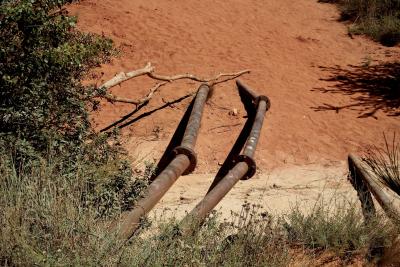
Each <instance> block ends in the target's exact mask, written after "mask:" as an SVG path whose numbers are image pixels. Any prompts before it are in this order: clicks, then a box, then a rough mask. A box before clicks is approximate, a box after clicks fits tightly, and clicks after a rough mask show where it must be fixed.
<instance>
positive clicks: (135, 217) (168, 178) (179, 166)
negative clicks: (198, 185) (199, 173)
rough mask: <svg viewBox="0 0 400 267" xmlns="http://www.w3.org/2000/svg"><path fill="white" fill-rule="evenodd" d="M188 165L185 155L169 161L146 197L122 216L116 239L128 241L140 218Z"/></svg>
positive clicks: (150, 186) (148, 189) (151, 185)
mask: <svg viewBox="0 0 400 267" xmlns="http://www.w3.org/2000/svg"><path fill="white" fill-rule="evenodd" d="M189 164H190V161H189V158H188V157H187V156H186V155H178V156H176V158H175V159H173V160H172V161H171V163H170V164H169V165H168V166H167V167H166V168H165V169H164V171H162V172H161V173H160V175H159V176H158V177H157V179H155V180H154V182H152V183H151V184H150V185H149V187H148V188H147V194H146V196H145V197H144V198H142V199H140V200H139V201H138V202H137V203H136V205H135V208H134V209H133V210H131V211H129V212H126V213H124V214H123V215H122V218H121V224H120V225H119V229H118V237H119V238H120V239H129V238H130V237H131V236H132V235H133V233H134V232H135V230H136V229H137V228H138V227H139V226H140V220H141V219H142V217H143V216H144V215H146V214H147V213H148V212H149V211H150V210H151V209H152V208H153V207H154V206H155V205H156V204H157V203H158V201H160V199H161V198H162V197H163V196H164V194H165V193H166V192H167V191H168V189H169V188H170V187H171V186H172V185H173V184H174V183H175V181H176V180H177V179H178V177H179V176H181V175H182V173H183V172H184V171H185V170H186V168H187V167H188V166H189Z"/></svg>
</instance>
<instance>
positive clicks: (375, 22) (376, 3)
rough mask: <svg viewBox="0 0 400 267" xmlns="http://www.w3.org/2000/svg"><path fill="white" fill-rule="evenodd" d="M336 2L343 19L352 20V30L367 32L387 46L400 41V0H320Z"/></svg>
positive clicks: (321, 0) (357, 32)
mask: <svg viewBox="0 0 400 267" xmlns="http://www.w3.org/2000/svg"><path fill="white" fill-rule="evenodd" d="M319 2H324V3H336V4H338V5H339V7H340V11H341V17H342V20H350V21H352V22H353V25H352V26H351V27H350V32H351V33H354V34H367V35H369V36H370V37H372V39H374V40H376V41H378V42H381V43H382V44H383V45H386V46H394V45H396V44H398V43H399V42H400V1H399V0H320V1H319Z"/></svg>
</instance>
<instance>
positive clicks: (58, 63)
mask: <svg viewBox="0 0 400 267" xmlns="http://www.w3.org/2000/svg"><path fill="white" fill-rule="evenodd" d="M71 2H72V1H71V0H18V1H14V0H3V1H1V2H0V194H1V196H0V215H1V217H0V229H1V230H0V244H2V245H1V248H0V265H6V266H7V265H12V266H15V265H22V266H32V265H34V264H41V265H45V264H50V265H53V264H59V263H60V262H63V261H64V260H66V261H67V262H70V265H76V264H80V265H87V264H86V263H85V262H80V260H85V259H88V258H90V256H89V255H92V256H93V257H92V258H91V262H90V264H93V263H94V262H96V260H95V259H96V257H97V256H98V255H94V254H91V253H92V252H91V251H96V252H99V249H100V248H99V249H96V250H95V249H94V247H95V246H97V245H98V244H99V242H100V241H99V238H97V237H96V238H95V237H94V236H97V233H98V230H99V229H100V225H101V224H102V222H103V220H104V218H110V217H112V216H114V215H115V214H119V213H120V212H121V211H123V210H126V209H128V208H129V207H130V206H131V205H132V203H133V202H134V201H135V199H136V198H137V196H138V195H139V192H140V191H141V190H142V189H143V188H144V187H145V186H146V183H147V180H146V179H145V178H142V177H139V178H140V179H139V178H137V177H133V176H132V171H131V168H130V164H129V162H128V161H127V157H126V156H125V152H124V151H123V149H121V147H120V146H119V145H118V143H119V142H118V139H117V137H116V136H115V135H97V134H95V133H94V132H93V130H92V128H91V125H90V122H89V118H88V113H89V111H90V109H91V108H94V107H96V105H97V103H96V101H94V100H93V98H92V96H93V95H94V91H95V90H96V89H95V88H94V87H93V86H84V85H83V84H82V83H81V80H82V79H83V78H84V77H85V75H87V74H88V72H89V71H90V69H91V68H93V67H96V66H99V64H100V63H104V62H107V61H108V60H109V59H110V57H111V56H112V55H114V54H115V52H116V51H115V49H114V48H113V44H112V41H111V40H110V39H107V38H105V37H102V36H97V35H93V34H87V33H82V32H79V31H77V30H76V29H75V24H76V18H74V17H70V16H68V13H67V11H66V10H65V9H64V8H63V6H64V5H65V4H68V3H71ZM96 93H97V92H96ZM95 225H97V228H96V229H92V227H95ZM104 233H105V231H104V229H103V230H102V232H101V233H100V235H105V234H104ZM75 248H79V251H78V250H75ZM58 250H60V251H65V253H60V252H57V251H58ZM82 253H86V255H84V254H82ZM79 255H81V256H82V258H81V256H79ZM84 256H85V257H84ZM67 259H68V260H67ZM75 261H77V262H75Z"/></svg>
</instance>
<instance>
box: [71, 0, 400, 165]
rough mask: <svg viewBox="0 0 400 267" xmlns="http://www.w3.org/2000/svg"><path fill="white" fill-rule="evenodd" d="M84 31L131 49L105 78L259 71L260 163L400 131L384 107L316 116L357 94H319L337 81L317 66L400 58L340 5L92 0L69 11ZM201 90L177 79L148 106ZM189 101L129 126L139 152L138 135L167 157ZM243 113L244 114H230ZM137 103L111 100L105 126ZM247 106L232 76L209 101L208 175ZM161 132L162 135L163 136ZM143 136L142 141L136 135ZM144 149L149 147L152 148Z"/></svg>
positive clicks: (119, 91) (100, 117) (141, 88)
mask: <svg viewBox="0 0 400 267" xmlns="http://www.w3.org/2000/svg"><path fill="white" fill-rule="evenodd" d="M70 10H71V13H72V14H77V15H78V16H79V23H78V25H79V27H80V28H81V29H83V30H85V31H89V32H95V33H99V34H104V35H106V36H108V37H111V38H112V39H113V40H114V41H115V43H116V45H117V46H118V47H120V48H121V50H122V51H123V54H122V56H121V57H120V58H116V59H114V60H113V62H112V63H111V64H107V65H104V66H103V67H102V68H101V71H102V72H104V75H103V76H102V79H101V80H100V81H98V82H99V84H100V83H101V82H102V81H106V80H108V79H110V78H112V77H113V76H114V75H115V74H116V73H118V72H120V71H130V70H133V69H137V68H141V67H143V66H144V65H145V63H146V62H152V63H153V64H154V65H155V66H156V69H157V73H160V74H166V75H172V74H179V73H185V72H189V73H194V74H196V75H199V76H213V75H214V74H217V73H219V72H234V71H239V70H242V69H251V71H252V72H251V74H249V75H245V76H243V78H242V80H243V81H245V82H246V83H247V84H248V85H249V86H251V87H252V88H254V89H255V90H256V91H257V92H258V93H260V94H265V95H267V96H269V97H270V99H271V102H272V108H271V110H270V111H269V112H268V114H267V116H266V120H265V123H264V128H263V132H262V137H261V140H260V143H259V147H258V149H257V153H256V160H257V162H258V166H259V167H260V168H261V169H264V170H266V169H271V168H275V167H283V166H284V165H285V164H296V165H304V164H311V163H317V164H327V165H329V164H331V163H334V162H337V161H343V160H345V159H346V156H347V154H348V152H349V151H357V150H359V147H360V146H361V147H363V146H365V145H367V144H373V143H375V144H382V142H383V138H382V133H383V132H391V131H393V130H396V129H397V130H399V129H400V121H399V117H390V116H388V115H387V114H385V113H384V112H382V111H378V112H377V113H376V114H375V116H376V118H373V117H369V118H357V116H358V115H359V114H358V112H357V111H352V110H348V109H345V110H341V111H340V112H339V113H336V112H334V111H322V112H316V111H314V110H313V109H312V107H315V106H319V105H322V104H323V103H330V104H335V105H345V104H348V103H351V100H350V97H349V96H346V95H343V94H322V93H320V92H316V91H312V90H313V88H316V87H327V86H328V85H331V83H328V82H324V81H320V78H324V77H327V75H329V73H326V72H323V71H322V70H321V69H320V68H319V66H325V67H333V66H335V65H338V66H341V67H346V66H347V65H348V64H355V65H360V64H362V62H363V61H365V59H367V58H372V59H384V58H386V59H387V60H393V59H396V58H397V59H398V58H400V56H399V55H400V53H399V52H400V48H399V47H396V48H384V47H382V46H380V45H379V44H376V43H374V42H372V41H370V40H368V39H366V38H364V37H357V36H356V37H354V39H352V38H350V37H349V36H348V34H347V28H346V25H344V24H342V23H340V22H338V21H337V19H338V17H339V14H338V12H337V10H336V9H335V7H334V6H333V5H329V4H320V3H317V1H316V0H298V1H292V0H279V1H260V0H247V1H243V0H226V1H215V0H214V1H213V0H202V1H198V0H196V1H195V0H163V1H156V0H120V1H110V0H102V1H98V0H85V1H82V2H80V3H79V4H77V5H73V6H72V7H71V8H70ZM154 83H155V81H152V80H151V79H149V78H147V77H141V78H137V79H133V80H130V81H128V82H125V83H124V84H122V86H118V87H115V88H113V89H112V92H113V93H114V94H116V95H119V96H124V97H130V98H134V99H136V98H140V97H141V96H143V95H144V94H145V93H147V90H148V89H149V88H150V87H151V86H152V85H153V84H154ZM197 87H198V84H197V83H194V82H176V83H172V84H169V85H167V86H166V87H163V88H162V90H161V93H160V94H158V95H156V96H155V97H154V99H153V100H152V101H151V102H150V104H149V105H148V106H147V107H146V110H150V109H152V108H154V107H157V106H159V105H161V104H163V99H164V100H168V101H169V100H173V99H175V98H178V97H179V96H182V95H183V94H185V93H187V92H189V91H193V90H195V89H196V88H197ZM188 102H189V100H185V101H183V102H181V103H180V104H177V105H175V106H174V107H169V108H166V109H164V110H162V111H158V112H156V113H154V114H153V115H152V116H149V117H146V118H144V119H142V120H140V121H138V122H137V123H135V124H133V125H131V126H129V127H127V128H125V129H123V131H122V133H123V136H124V140H125V143H126V147H127V148H128V149H130V151H131V152H132V155H134V153H133V150H134V149H135V148H136V146H137V143H138V141H137V140H138V138H139V139H143V140H144V142H145V143H144V144H143V145H142V146H141V149H144V148H146V147H147V149H148V150H153V149H155V151H156V152H157V153H156V154H155V157H157V156H158V155H159V153H161V152H162V151H163V150H164V149H165V145H166V143H167V142H168V140H169V138H170V136H171V134H172V133H173V131H174V129H175V127H176V125H177V123H178V121H179V120H180V117H181V116H182V114H183V112H184V109H185V108H186V106H187V104H188ZM233 108H238V109H239V116H237V117H234V116H231V115H229V114H228V113H229V110H232V109H233ZM132 109H133V107H132V106H131V105H129V104H120V103H116V104H110V103H107V102H104V105H103V106H102V108H101V109H100V110H99V111H97V112H95V113H94V114H93V120H94V124H95V126H96V128H97V129H101V128H102V127H105V126H107V125H108V124H110V123H112V122H113V121H115V120H117V119H119V118H120V117H121V116H123V115H124V114H126V113H128V112H129V111H130V110H132ZM243 115H244V110H243V108H242V104H241V103H240V99H239V97H238V95H237V92H236V89H235V85H234V82H233V81H231V82H228V83H224V84H221V85H218V86H217V87H216V90H215V92H214V94H213V97H212V101H211V102H210V103H209V104H208V105H207V106H206V111H205V114H204V119H203V122H202V130H201V133H200V137H199V139H198V143H197V146H196V150H197V152H198V155H199V161H200V162H201V164H200V165H199V167H200V168H199V171H200V172H208V171H210V170H215V169H216V168H217V167H218V166H217V162H218V161H219V162H222V161H223V159H224V157H225V156H226V155H227V152H228V150H229V148H230V147H231V145H232V144H233V142H234V140H235V139H236V136H237V134H238V132H239V131H240V129H241V126H232V127H225V128H218V129H213V128H215V127H218V126H222V125H224V126H225V125H234V124H238V123H240V124H243V123H244V120H245V119H243V118H242V116H243ZM155 132H159V133H158V134H157V136H156V135H155ZM132 140H135V141H132ZM144 150H145V149H144Z"/></svg>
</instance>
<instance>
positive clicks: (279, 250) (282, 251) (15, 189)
mask: <svg viewBox="0 0 400 267" xmlns="http://www.w3.org/2000/svg"><path fill="white" fill-rule="evenodd" d="M0 158H1V160H2V162H1V163H2V164H1V165H0V206H1V209H0V215H1V216H0V229H1V230H0V243H1V244H2V245H1V246H0V265H2V266H33V265H38V266H115V265H117V266H148V265H151V266H287V265H288V264H289V263H290V262H292V261H293V260H294V256H293V251H297V250H298V248H299V247H301V248H302V251H303V252H302V253H305V254H309V255H310V257H317V256H318V255H317V256H315V251H316V250H318V251H329V252H332V253H334V254H335V255H337V257H339V258H349V257H350V258H351V257H353V256H354V255H358V256H360V255H362V256H363V257H366V255H367V252H366V251H367V250H368V248H369V247H370V246H371V244H376V243H377V242H376V240H380V242H379V244H380V245H382V246H383V245H384V246H386V245H389V244H390V236H391V235H392V234H393V233H394V228H393V226H391V225H390V224H389V223H388V222H387V221H385V220H383V219H377V220H376V221H374V222H371V223H369V224H368V225H366V224H364V221H363V218H362V216H361V213H360V211H359V209H358V208H355V206H358V205H357V204H354V205H347V204H346V205H344V204H343V205H341V204H338V203H324V202H322V201H320V202H317V203H316V204H315V207H314V208H313V209H312V210H311V211H309V212H302V211H300V209H299V208H298V206H296V207H294V208H293V209H292V210H291V211H290V212H289V213H288V214H285V215H281V216H272V215H270V214H269V213H268V212H267V211H265V210H264V209H263V208H261V207H260V206H255V205H249V204H246V205H244V206H243V209H242V211H241V212H240V213H239V214H233V215H232V217H231V218H230V219H229V220H225V221H223V220H220V219H219V217H218V215H216V214H212V216H211V217H210V218H208V220H207V221H206V222H205V223H204V224H203V226H202V227H201V228H200V230H198V231H196V233H195V234H193V235H183V234H182V231H181V230H180V228H179V225H178V224H177V223H176V222H175V221H173V220H166V219H165V220H164V221H157V222H153V226H152V227H150V228H144V229H142V230H141V231H140V232H139V234H137V235H136V236H134V237H133V238H132V239H131V240H130V242H127V243H121V242H119V241H118V240H116V239H115V238H114V236H113V235H111V234H109V232H108V226H109V225H110V223H112V222H113V221H114V219H115V218H116V217H118V215H119V214H120V212H121V211H122V210H123V209H122V208H121V207H120V206H118V203H120V204H119V205H124V204H123V203H122V204H121V202H119V201H115V202H112V203H113V205H114V208H115V211H114V212H112V213H109V215H108V216H99V209H98V206H96V205H93V204H90V205H89V204H88V203H86V202H85V201H82V200H85V199H86V198H85V196H86V194H87V192H88V191H87V186H88V181H87V178H86V177H87V174H88V172H87V171H86V170H85V168H84V166H81V167H82V168H80V171H76V172H74V175H73V176H70V175H68V174H66V173H65V172H60V171H59V170H57V168H54V166H57V164H55V165H53V164H51V163H50V162H49V161H46V160H43V162H42V163H41V164H39V165H35V166H30V167H29V168H23V166H21V168H20V169H19V170H16V169H15V168H13V167H12V166H14V165H13V164H7V162H6V161H5V157H0ZM54 161H55V159H53V160H52V161H51V162H53V163H54ZM114 168H115V167H114V165H113V164H112V163H111V162H110V164H106V165H104V166H102V167H101V168H98V169H99V174H98V175H99V176H103V179H104V177H107V176H108V174H109V173H110V172H111V173H112V170H113V169H114ZM99 180H101V179H100V178H99ZM89 184H90V183H89ZM90 186H92V185H90ZM98 194H100V195H102V196H103V195H104V194H106V193H104V192H103V191H99V193H98ZM106 195H107V194H106ZM111 195H112V194H111V193H110V196H111ZM106 203H111V202H106ZM382 240H383V241H382ZM381 241H382V242H381Z"/></svg>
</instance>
